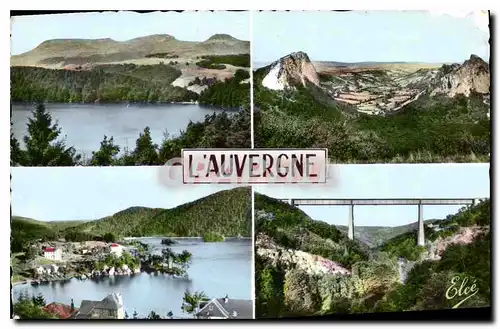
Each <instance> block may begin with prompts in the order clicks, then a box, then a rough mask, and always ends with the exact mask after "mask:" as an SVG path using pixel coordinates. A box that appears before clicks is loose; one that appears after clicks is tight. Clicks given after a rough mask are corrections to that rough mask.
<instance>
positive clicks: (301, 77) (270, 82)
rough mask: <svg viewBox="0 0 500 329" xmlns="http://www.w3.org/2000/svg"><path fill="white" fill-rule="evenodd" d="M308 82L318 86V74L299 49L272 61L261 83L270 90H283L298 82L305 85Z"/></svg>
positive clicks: (292, 86) (307, 57)
mask: <svg viewBox="0 0 500 329" xmlns="http://www.w3.org/2000/svg"><path fill="white" fill-rule="evenodd" d="M308 82H309V83H312V84H314V85H316V86H319V78H318V74H317V73H316V69H315V68H314V65H313V64H312V63H311V60H310V59H309V56H307V54H306V53H304V52H302V51H299V52H294V53H291V54H289V55H287V56H285V57H282V58H280V59H279V60H277V61H275V62H274V63H272V64H271V65H270V66H269V71H268V73H267V75H266V76H265V77H264V79H263V80H262V85H263V86H264V87H266V88H269V89H272V90H283V89H289V88H294V87H295V86H297V85H299V84H300V85H302V86H305V85H306V84H307V83H308Z"/></svg>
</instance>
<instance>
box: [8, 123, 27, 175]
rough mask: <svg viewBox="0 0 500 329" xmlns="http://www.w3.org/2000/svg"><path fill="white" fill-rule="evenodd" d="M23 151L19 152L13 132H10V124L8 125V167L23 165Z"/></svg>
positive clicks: (19, 148)
mask: <svg viewBox="0 0 500 329" xmlns="http://www.w3.org/2000/svg"><path fill="white" fill-rule="evenodd" d="M23 160H24V151H23V150H21V147H20V145H19V141H18V140H17V138H16V137H14V132H13V131H12V122H11V123H10V165H11V166H18V165H23V163H24V161H23Z"/></svg>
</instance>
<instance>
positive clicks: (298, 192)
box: [254, 163, 490, 227]
mask: <svg viewBox="0 0 500 329" xmlns="http://www.w3.org/2000/svg"><path fill="white" fill-rule="evenodd" d="M329 175H331V176H332V178H330V181H329V182H328V183H327V184H326V185H324V186H321V185H314V186H313V185H309V186H307V185H302V186H290V185H287V186H284V185H264V186H256V187H254V191H255V192H259V193H262V194H265V195H268V196H270V197H274V198H278V199H289V198H332V199H334V198H338V199H348V198H359V199H363V198H387V199H392V198H443V199H451V198H471V199H472V198H486V197H489V196H490V180H489V164H482V163H480V164H429V165H411V164H396V165H392V164H377V165H336V166H334V167H332V166H330V167H329ZM299 208H300V209H302V210H303V211H305V212H306V213H307V214H308V215H309V216H310V217H311V218H313V219H316V220H322V221H325V222H327V223H329V224H334V225H347V220H348V215H349V207H347V206H300V207H299ZM460 208H461V207H460V206H444V205H443V206H424V208H423V215H424V220H427V219H444V218H446V216H447V215H449V214H453V213H456V212H457V211H458V210H459V209H460ZM417 215H418V208H417V206H355V207H354V225H355V226H389V227H393V226H400V225H406V224H409V223H413V222H416V221H417V219H418V217H417Z"/></svg>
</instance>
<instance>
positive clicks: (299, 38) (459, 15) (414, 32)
mask: <svg viewBox="0 0 500 329" xmlns="http://www.w3.org/2000/svg"><path fill="white" fill-rule="evenodd" d="M467 14H468V13H467V12H465V13H464V12H450V13H448V14H446V15H443V13H442V12H432V13H430V12H423V11H414V12H411V11H371V12H363V11H352V12H333V11H331V12H328V11H323V12H320V11H310V12H257V13H254V14H253V22H252V24H253V25H252V26H253V31H252V33H253V40H252V50H253V54H252V58H253V61H254V62H255V63H266V64H268V63H271V62H273V61H275V60H277V59H278V58H281V57H283V56H285V55H288V54H289V53H291V52H295V51H304V52H306V53H307V54H308V55H309V57H310V58H311V60H315V61H337V62H363V61H374V62H425V63H450V62H460V63H461V62H463V61H464V60H466V59H468V58H469V57H470V55H471V54H476V55H478V56H480V57H481V58H483V59H484V60H485V61H488V60H489V44H488V39H489V32H488V22H489V21H488V15H487V14H484V13H480V12H477V13H474V14H470V15H467ZM466 15H467V16H466ZM257 66H258V65H257Z"/></svg>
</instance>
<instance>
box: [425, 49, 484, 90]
mask: <svg viewBox="0 0 500 329" xmlns="http://www.w3.org/2000/svg"><path fill="white" fill-rule="evenodd" d="M431 88H432V89H431V96H434V95H446V96H448V97H454V96H455V95H459V94H462V95H465V96H467V97H468V96H469V95H470V94H471V93H472V92H476V93H479V94H489V93H490V69H489V66H488V64H487V63H486V62H485V61H483V60H482V59H481V58H480V57H478V56H476V55H471V57H470V59H468V60H466V61H465V62H464V63H463V64H462V65H460V64H452V65H443V67H441V69H440V70H439V73H438V74H437V76H436V78H435V79H434V81H433V82H432V87H431Z"/></svg>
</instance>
